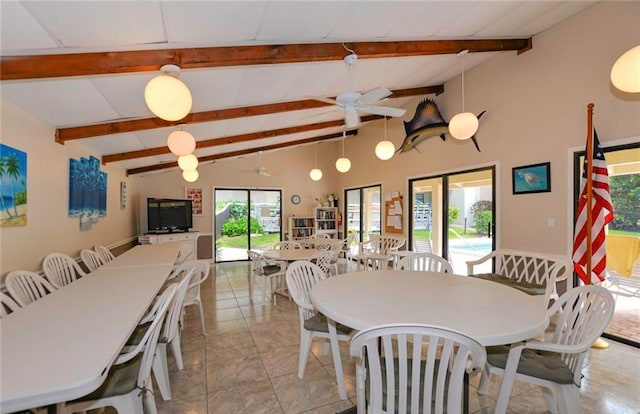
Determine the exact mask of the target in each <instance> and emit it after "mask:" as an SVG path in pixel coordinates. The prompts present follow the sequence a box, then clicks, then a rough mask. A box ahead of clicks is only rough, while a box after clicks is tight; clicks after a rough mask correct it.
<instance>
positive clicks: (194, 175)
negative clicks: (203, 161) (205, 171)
mask: <svg viewBox="0 0 640 414" xmlns="http://www.w3.org/2000/svg"><path fill="white" fill-rule="evenodd" d="M199 176H200V174H199V173H198V170H185V171H182V178H183V179H184V180H185V181H186V182H188V183H193V182H195V181H196V180H197V179H198V177H199Z"/></svg>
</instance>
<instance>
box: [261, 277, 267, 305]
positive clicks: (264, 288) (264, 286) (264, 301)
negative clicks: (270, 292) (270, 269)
mask: <svg viewBox="0 0 640 414" xmlns="http://www.w3.org/2000/svg"><path fill="white" fill-rule="evenodd" d="M266 304H267V277H266V276H262V305H263V306H264V305H266Z"/></svg>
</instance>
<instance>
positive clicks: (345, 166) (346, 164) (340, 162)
mask: <svg viewBox="0 0 640 414" xmlns="http://www.w3.org/2000/svg"><path fill="white" fill-rule="evenodd" d="M350 169H351V161H350V160H349V158H344V157H342V158H338V159H337V160H336V170H338V171H340V172H341V173H346V172H347V171H349V170H350Z"/></svg>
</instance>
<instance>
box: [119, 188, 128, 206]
mask: <svg viewBox="0 0 640 414" xmlns="http://www.w3.org/2000/svg"><path fill="white" fill-rule="evenodd" d="M125 208H127V182H126V181H120V210H124V209H125Z"/></svg>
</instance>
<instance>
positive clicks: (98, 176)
mask: <svg viewBox="0 0 640 414" xmlns="http://www.w3.org/2000/svg"><path fill="white" fill-rule="evenodd" d="M106 215H107V173H106V172H103V171H100V160H98V159H97V158H96V157H89V158H84V157H83V158H81V159H79V160H74V159H73V158H72V159H70V160H69V217H80V230H82V231H86V230H89V229H91V226H92V225H93V224H94V223H97V222H98V219H99V218H100V217H104V216H106Z"/></svg>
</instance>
